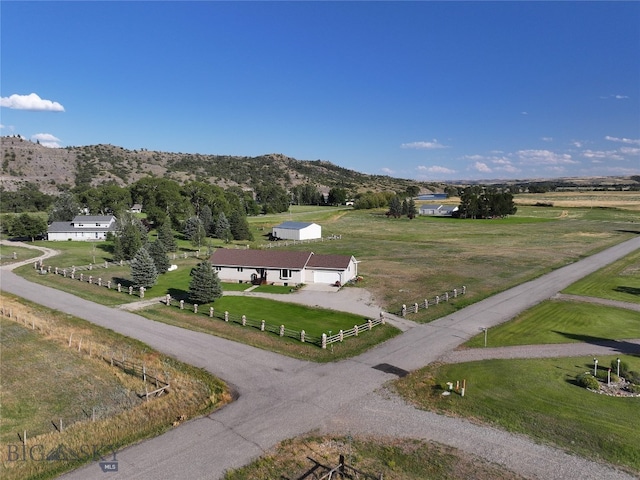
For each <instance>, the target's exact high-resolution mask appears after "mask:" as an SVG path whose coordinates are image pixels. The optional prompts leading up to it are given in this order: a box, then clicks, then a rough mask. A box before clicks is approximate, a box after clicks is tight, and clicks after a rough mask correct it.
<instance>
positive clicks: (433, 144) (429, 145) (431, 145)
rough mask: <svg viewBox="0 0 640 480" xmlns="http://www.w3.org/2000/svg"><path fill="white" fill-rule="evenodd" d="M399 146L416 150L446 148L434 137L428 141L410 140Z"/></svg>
mask: <svg viewBox="0 0 640 480" xmlns="http://www.w3.org/2000/svg"><path fill="white" fill-rule="evenodd" d="M400 148H414V149H416V150H434V149H437V148H447V146H446V145H442V144H441V143H439V142H438V140H436V139H435V138H434V139H433V140H431V141H430V142H411V143H403V144H402V145H400Z"/></svg>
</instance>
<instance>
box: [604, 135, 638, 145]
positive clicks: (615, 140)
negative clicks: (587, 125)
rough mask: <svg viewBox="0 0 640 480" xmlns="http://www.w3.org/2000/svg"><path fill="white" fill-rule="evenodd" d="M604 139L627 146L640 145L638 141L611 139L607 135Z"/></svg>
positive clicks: (632, 139)
mask: <svg viewBox="0 0 640 480" xmlns="http://www.w3.org/2000/svg"><path fill="white" fill-rule="evenodd" d="M604 139H605V140H609V141H611V142H619V143H626V144H628V145H640V139H634V138H619V137H611V136H609V135H607V136H606V137H604Z"/></svg>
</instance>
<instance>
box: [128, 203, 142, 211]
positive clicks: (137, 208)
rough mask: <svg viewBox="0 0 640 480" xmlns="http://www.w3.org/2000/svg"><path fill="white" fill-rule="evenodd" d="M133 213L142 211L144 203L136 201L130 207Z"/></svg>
mask: <svg viewBox="0 0 640 480" xmlns="http://www.w3.org/2000/svg"><path fill="white" fill-rule="evenodd" d="M129 211H130V212H131V213H142V204H140V203H134V204H133V205H132V206H131V208H130V209H129Z"/></svg>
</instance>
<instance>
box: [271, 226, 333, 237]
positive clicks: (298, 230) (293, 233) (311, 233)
mask: <svg viewBox="0 0 640 480" xmlns="http://www.w3.org/2000/svg"><path fill="white" fill-rule="evenodd" d="M271 235H272V236H273V237H274V238H280V239H282V240H313V239H316V238H322V227H321V226H320V225H318V224H317V223H307V222H283V223H281V224H280V225H278V226H277V227H273V229H272V231H271Z"/></svg>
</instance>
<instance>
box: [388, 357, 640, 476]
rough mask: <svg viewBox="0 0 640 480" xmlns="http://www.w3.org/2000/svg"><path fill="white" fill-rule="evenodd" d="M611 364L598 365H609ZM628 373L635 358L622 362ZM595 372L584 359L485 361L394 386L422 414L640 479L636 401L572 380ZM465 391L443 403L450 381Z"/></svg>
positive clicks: (436, 369) (438, 368)
mask: <svg viewBox="0 0 640 480" xmlns="http://www.w3.org/2000/svg"><path fill="white" fill-rule="evenodd" d="M615 358H616V357H603V358H600V359H599V360H600V362H601V364H602V365H609V363H610V362H611V360H614V359H615ZM620 358H621V359H622V360H623V361H625V362H627V363H628V364H629V367H630V369H631V370H636V371H638V370H640V358H638V357H634V356H621V357H620ZM591 368H593V361H592V359H591V358H590V357H589V358H587V357H585V358H559V359H558V358H556V359H542V360H538V359H536V360H521V359H519V360H513V359H509V360H486V361H482V362H471V363H461V364H450V365H432V366H429V367H426V368H424V369H421V370H418V371H415V372H412V373H411V374H409V375H408V376H407V377H405V378H403V379H400V380H397V381H396V382H395V386H396V388H397V390H398V392H399V393H400V394H401V395H402V396H403V397H405V398H406V399H408V400H409V401H410V402H412V403H413V404H415V405H416V406H418V407H419V408H423V409H427V410H434V411H436V412H439V413H444V414H448V415H453V416H461V417H467V418H472V419H475V420H478V421H482V422H487V423H489V424H492V425H495V426H499V427H501V428H504V429H505V430H508V431H511V432H517V433H523V434H526V435H529V436H532V437H533V438H535V439H537V440H539V441H543V442H548V443H550V444H553V445H556V446H559V447H560V448H563V449H566V450H568V451H571V452H575V453H578V454H580V455H584V456H587V457H589V458H592V459H596V460H604V461H606V462H610V463H612V464H616V465H620V466H623V467H625V468H626V469H628V470H631V471H633V473H634V474H636V475H637V474H638V473H640V415H638V409H639V408H640V403H639V402H640V399H639V398H637V397H636V398H632V397H611V396H607V395H600V394H597V393H593V392H589V391H588V390H586V389H584V388H582V387H579V386H577V385H576V384H575V382H574V379H575V376H576V375H578V374H580V373H583V372H585V371H589V370H590V369H591ZM463 380H466V392H465V396H464V397H462V396H460V395H459V394H457V393H454V394H452V395H450V396H443V395H442V393H443V392H444V391H445V390H446V389H448V387H447V386H446V383H447V382H453V383H454V385H455V383H456V381H460V382H462V381H463Z"/></svg>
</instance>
